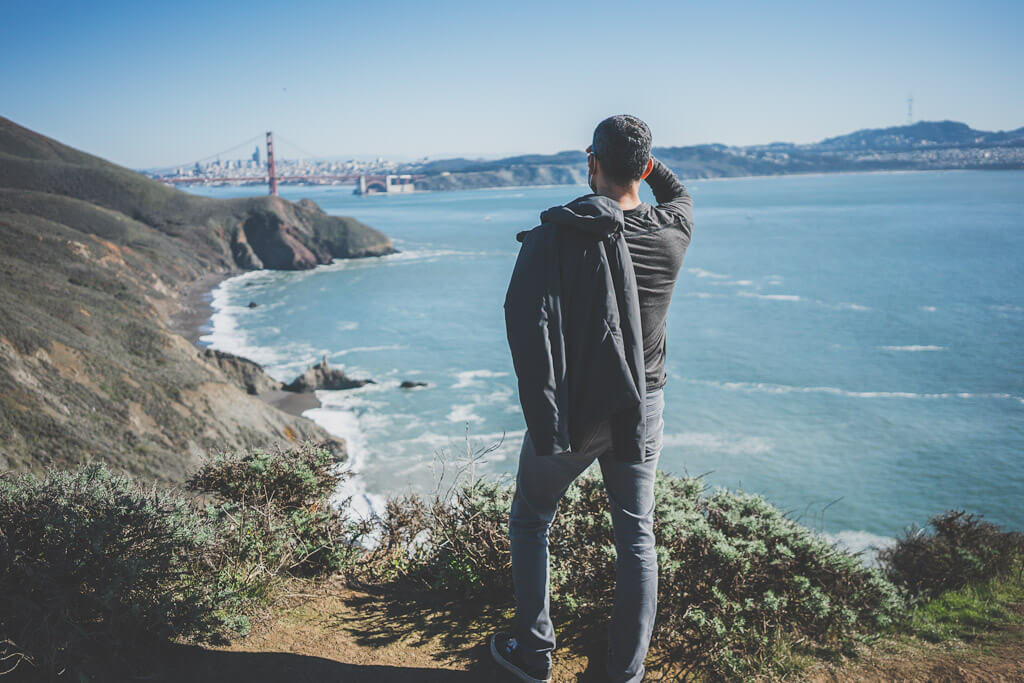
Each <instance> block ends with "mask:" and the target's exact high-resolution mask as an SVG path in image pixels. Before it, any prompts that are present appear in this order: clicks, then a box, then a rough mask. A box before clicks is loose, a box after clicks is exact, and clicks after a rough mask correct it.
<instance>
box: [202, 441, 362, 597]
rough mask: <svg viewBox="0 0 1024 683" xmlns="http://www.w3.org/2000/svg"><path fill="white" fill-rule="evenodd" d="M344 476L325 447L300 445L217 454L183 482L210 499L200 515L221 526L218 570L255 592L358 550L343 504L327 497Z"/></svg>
mask: <svg viewBox="0 0 1024 683" xmlns="http://www.w3.org/2000/svg"><path fill="white" fill-rule="evenodd" d="M346 476H348V475H347V474H346V473H343V472H338V470H337V465H336V463H335V462H334V457H333V456H332V454H331V452H330V451H328V450H327V449H325V448H322V447H320V446H317V445H315V444H312V443H310V442H306V443H305V444H303V445H302V446H297V447H294V448H291V449H287V450H285V449H281V448H277V449H275V450H263V449H259V448H256V449H252V450H247V451H242V452H238V453H222V454H219V455H216V456H214V457H213V458H211V459H210V460H209V461H208V462H206V463H205V464H204V465H203V466H202V467H200V469H199V470H198V471H197V472H195V473H194V474H193V475H192V476H191V477H189V479H188V482H187V484H186V486H187V487H188V488H189V489H190V490H192V491H196V492H200V493H205V494H212V495H213V496H214V497H215V502H214V503H213V504H211V505H209V506H208V507H207V513H208V514H209V515H210V516H211V518H213V519H215V520H216V521H217V522H218V523H219V524H221V526H222V529H223V536H224V542H225V544H226V547H225V549H224V555H223V560H224V563H223V565H222V569H224V570H225V571H226V572H228V573H229V574H230V575H231V576H232V577H233V580H234V583H235V584H236V586H237V587H239V588H242V589H244V590H248V591H255V592H257V593H259V592H261V591H263V590H265V589H266V587H267V584H268V582H270V581H273V580H274V579H275V578H277V577H279V576H281V575H283V574H291V575H296V576H317V575H323V574H328V573H331V572H334V571H337V570H339V569H341V568H342V567H344V566H346V565H347V564H349V563H350V562H351V561H352V558H354V557H355V556H356V555H358V554H359V552H360V551H359V548H358V546H357V545H355V544H354V543H353V538H352V531H351V526H350V524H349V523H348V522H347V521H346V518H345V504H342V505H341V506H335V505H332V504H331V500H330V499H331V496H332V495H333V494H334V492H335V491H336V490H337V489H338V486H339V485H340V484H341V482H342V481H343V480H344V478H345V477H346Z"/></svg>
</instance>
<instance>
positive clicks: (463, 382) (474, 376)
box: [452, 370, 508, 389]
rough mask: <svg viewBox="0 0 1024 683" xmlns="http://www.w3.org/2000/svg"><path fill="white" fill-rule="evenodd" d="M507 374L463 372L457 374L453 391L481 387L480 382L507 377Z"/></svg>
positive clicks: (488, 371)
mask: <svg viewBox="0 0 1024 683" xmlns="http://www.w3.org/2000/svg"><path fill="white" fill-rule="evenodd" d="M507 375H508V373H507V372H495V371H493V370H463V371H462V372H457V373H455V380H456V381H455V384H453V385H452V389H464V388H466V387H476V386H480V384H481V382H480V380H482V379H485V378H490V377H505V376H507Z"/></svg>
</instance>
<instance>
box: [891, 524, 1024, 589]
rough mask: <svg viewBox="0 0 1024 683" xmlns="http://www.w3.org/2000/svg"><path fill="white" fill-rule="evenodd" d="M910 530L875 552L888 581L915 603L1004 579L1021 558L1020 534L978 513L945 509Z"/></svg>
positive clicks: (1022, 536)
mask: <svg viewBox="0 0 1024 683" xmlns="http://www.w3.org/2000/svg"><path fill="white" fill-rule="evenodd" d="M929 525H930V526H931V527H932V528H933V529H934V531H933V532H932V533H928V532H927V530H926V529H922V528H911V529H908V530H907V532H906V533H905V534H904V535H903V536H902V537H901V538H899V539H898V540H897V542H896V544H895V545H893V546H892V547H890V548H886V549H884V550H882V551H881V552H880V553H879V561H880V562H881V564H882V566H883V567H884V568H885V571H886V574H887V575H888V577H889V579H890V580H891V581H892V582H893V583H895V584H897V585H899V586H901V587H903V588H904V589H905V590H906V591H907V593H908V595H909V596H910V597H911V599H912V600H914V601H915V602H920V601H923V600H927V599H930V598H933V597H936V596H938V595H939V594H940V593H943V592H945V591H948V590H953V589H956V588H960V587H963V586H967V585H970V584H974V583H979V582H982V581H987V580H989V579H992V578H995V577H997V576H1002V575H1005V574H1006V573H1007V572H1008V571H1010V569H1011V568H1012V567H1013V566H1014V564H1015V562H1016V561H1017V559H1018V558H1020V557H1021V555H1024V534H1021V533H1019V532H1008V531H1003V530H1002V529H1000V528H999V527H998V526H997V525H995V524H993V523H991V522H987V521H984V520H983V519H982V518H981V517H980V516H979V515H974V514H968V513H967V512H966V511H964V510H950V511H948V512H944V513H942V514H940V515H936V516H934V517H932V518H931V520H929Z"/></svg>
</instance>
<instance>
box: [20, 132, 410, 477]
mask: <svg viewBox="0 0 1024 683" xmlns="http://www.w3.org/2000/svg"><path fill="white" fill-rule="evenodd" d="M247 234H248V236H249V239H246V237H247ZM254 236H256V237H259V239H260V240H261V242H260V243H259V244H256V243H254V242H253V237H254ZM236 242H245V243H248V244H249V247H247V248H248V249H249V250H250V252H251V251H252V250H253V247H256V252H257V253H261V254H262V256H263V261H264V263H266V265H267V266H268V267H273V266H275V265H280V266H281V267H311V266H312V265H315V263H318V262H319V263H323V262H328V261H330V260H331V259H332V258H333V257H346V256H360V255H372V254H379V253H387V252H388V251H391V244H390V242H389V241H388V240H387V238H386V237H385V236H383V235H382V234H380V233H379V232H377V231H375V230H373V229H372V228H368V227H367V226H364V225H362V224H361V223H359V222H358V221H355V220H353V219H342V218H336V217H331V216H327V215H326V214H323V213H322V212H321V211H320V209H319V208H318V207H316V205H314V204H312V203H311V202H300V203H299V204H292V203H290V202H286V201H284V200H281V199H279V198H271V197H255V198H247V199H237V200H230V201H220V200H214V199H208V198H202V197H194V196H191V195H187V194H185V193H183V192H180V191H178V190H175V189H172V188H169V187H166V186H163V185H161V184H159V183H156V182H153V181H151V180H149V179H147V178H145V177H143V176H141V175H139V174H137V173H134V172H132V171H130V170H128V169H124V168H121V167H119V166H116V165H115V164H111V163H109V162H107V161H104V160H102V159H99V158H97V157H94V156H91V155H88V154H85V153H83V152H80V151H78V150H74V149H72V148H70V147H67V146H65V145H62V144H60V143H58V142H56V141H54V140H51V139H49V138H46V137H44V136H42V135H39V134H37V133H34V132H32V131H29V130H27V129H25V128H22V127H20V126H18V125H17V124H14V123H13V122H11V121H8V120H6V119H2V118H0V244H2V246H3V248H2V250H0V468H11V469H16V470H23V469H39V468H40V467H41V466H43V465H46V464H50V463H54V464H61V465H68V464H71V463H74V462H79V461H82V460H86V459H90V458H99V459H102V460H105V461H107V462H110V463H111V464H113V465H114V466H116V467H118V468H120V469H123V470H127V471H129V472H131V473H133V474H136V475H139V476H142V477H144V478H147V479H160V480H169V481H177V480H180V478H181V477H182V476H183V474H184V472H185V471H186V470H187V469H189V468H190V467H192V466H194V464H195V462H196V460H197V458H198V456H200V455H201V454H202V453H204V452H206V451H208V450H211V449H229V448H234V447H240V446H243V445H247V444H259V443H262V444H266V443H268V442H274V441H295V440H301V439H304V438H313V439H317V440H320V439H326V438H328V436H327V434H326V433H325V432H324V431H323V430H322V429H320V428H319V427H317V426H316V425H314V424H313V423H312V422H310V421H309V420H305V419H302V418H295V417H291V416H288V415H285V414H284V413H281V412H280V411H278V410H276V409H274V408H271V407H269V406H266V405H265V404H263V403H262V402H260V401H258V400H257V399H255V398H253V397H250V396H248V395H246V394H245V393H244V392H243V391H241V390H240V389H239V388H238V387H236V386H235V385H234V384H232V383H231V382H230V380H229V379H228V378H227V377H226V376H225V375H224V374H223V373H222V372H221V371H220V370H219V369H218V368H217V367H215V366H214V365H213V364H210V363H207V362H206V361H204V360H203V359H201V358H200V357H199V354H198V350H197V349H195V348H194V347H193V346H192V345H190V344H189V343H187V342H186V341H185V340H184V339H182V338H181V337H179V336H177V335H174V334H172V333H170V331H169V330H168V328H167V319H168V315H169V314H171V313H173V312H174V311H175V310H176V308H177V298H178V296H179V294H180V292H181V291H182V290H183V289H184V288H185V287H187V286H188V285H189V283H191V282H193V281H195V280H196V279H197V278H199V277H201V276H204V275H208V274H210V273H220V274H224V275H227V274H230V273H233V272H239V271H240V270H241V268H240V266H239V265H237V264H236V260H235V258H234V256H233V249H237V247H238V245H237V244H236ZM335 444H336V448H337V449H338V450H339V451H340V450H341V445H340V444H339V443H337V442H335Z"/></svg>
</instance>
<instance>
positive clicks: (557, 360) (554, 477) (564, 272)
mask: <svg viewBox="0 0 1024 683" xmlns="http://www.w3.org/2000/svg"><path fill="white" fill-rule="evenodd" d="M587 152H588V157H587V168H588V180H589V185H590V188H591V190H593V192H594V194H592V195H586V196H584V197H580V198H578V199H576V200H574V201H573V202H570V203H569V204H567V205H565V206H563V207H554V208H552V209H549V210H548V211H545V212H544V213H543V214H541V220H542V225H541V226H539V227H537V228H534V229H533V230H531V231H529V232H526V233H521V234H520V239H521V241H523V247H522V249H521V250H520V256H519V260H518V261H517V263H516V270H515V272H514V273H513V277H512V281H511V282H510V284H509V291H508V294H507V296H506V301H505V314H506V326H507V328H508V329H507V331H508V336H509V344H510V348H511V350H512V357H513V362H514V365H515V367H516V375H517V377H518V380H519V390H520V400H521V401H522V404H523V413H524V416H525V417H526V422H527V433H526V436H525V437H524V439H523V446H522V451H521V453H520V455H519V470H518V473H517V477H516V492H515V497H514V499H513V502H512V511H511V516H510V523H509V534H510V538H511V551H512V574H513V582H514V585H515V593H516V616H515V620H514V621H513V625H512V629H511V632H510V633H497V634H495V635H493V636H492V637H491V640H490V648H491V654H492V656H493V657H494V659H495V661H496V662H497V663H498V664H499V665H500V666H502V667H503V668H504V669H506V670H507V671H509V672H511V673H512V674H513V675H515V677H516V678H518V679H519V680H523V681H530V682H538V681H540V682H543V681H548V680H550V677H551V652H552V650H554V648H555V635H554V628H553V626H552V624H551V619H550V616H549V598H548V546H547V535H548V529H549V527H550V525H551V521H552V519H553V518H554V515H555V511H556V508H557V505H558V501H559V499H560V498H561V497H562V495H563V494H564V493H565V491H566V489H568V487H569V485H570V484H571V483H572V481H573V480H574V479H575V478H576V477H577V476H578V475H580V474H581V473H582V472H583V471H584V470H586V469H587V467H588V466H589V465H590V464H591V463H592V462H593V461H594V460H595V459H596V460H597V461H598V462H599V464H600V467H601V473H602V476H603V478H604V483H605V488H606V489H607V493H608V501H609V504H610V507H611V513H612V521H613V526H614V531H615V545H616V551H617V561H616V588H615V605H614V608H613V610H612V615H611V623H610V626H609V643H608V661H607V671H608V675H609V678H610V679H611V680H612V681H617V682H619V681H622V682H625V681H630V682H632V681H639V680H641V679H642V678H643V675H644V664H643V662H644V657H645V656H646V654H647V648H648V645H649V643H650V638H651V632H652V630H653V628H654V618H655V612H656V608H657V593H658V566H657V557H656V554H655V544H654V531H653V525H654V479H655V470H656V467H657V461H658V456H659V454H660V452H661V445H662V433H663V430H664V422H663V420H662V410H663V408H664V398H663V395H662V388H663V387H664V385H665V381H666V374H665V319H666V316H667V313H668V305H669V301H670V300H671V297H672V290H673V289H674V287H675V283H676V278H677V277H678V275H679V270H680V268H681V266H682V263H683V256H684V254H685V252H686V248H687V246H688V245H689V243H690V236H691V234H692V231H693V202H692V200H691V198H690V196H689V194H688V193H687V191H686V189H685V188H684V187H683V185H682V184H681V183H680V182H679V180H678V179H677V178H676V176H675V175H674V174H673V173H672V171H670V170H669V169H668V168H667V167H666V166H665V165H664V164H662V163H661V162H659V161H658V160H656V159H654V158H652V157H651V155H650V153H651V132H650V129H649V128H648V127H647V125H646V124H645V123H644V122H643V121H641V120H640V119H638V118H636V117H634V116H625V115H622V116H612V117H610V118H608V119H605V120H604V121H602V122H601V123H600V124H598V126H597V128H596V129H595V130H594V136H593V142H592V144H591V145H590V147H588V148H587ZM644 179H646V181H647V183H648V185H649V186H650V187H651V190H652V191H653V193H654V197H655V199H656V200H657V202H658V204H657V206H651V205H650V204H647V203H645V202H642V201H641V200H640V196H639V188H640V183H641V181H642V180H644ZM623 243H624V248H620V247H621V245H622V244H623ZM637 310H638V311H639V320H635V319H634V318H635V317H636V316H635V312H636V311H637ZM641 347H642V348H641ZM640 359H642V363H641V362H640ZM639 365H642V366H643V367H642V368H638V367H637V366H639ZM638 373H639V374H638Z"/></svg>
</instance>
